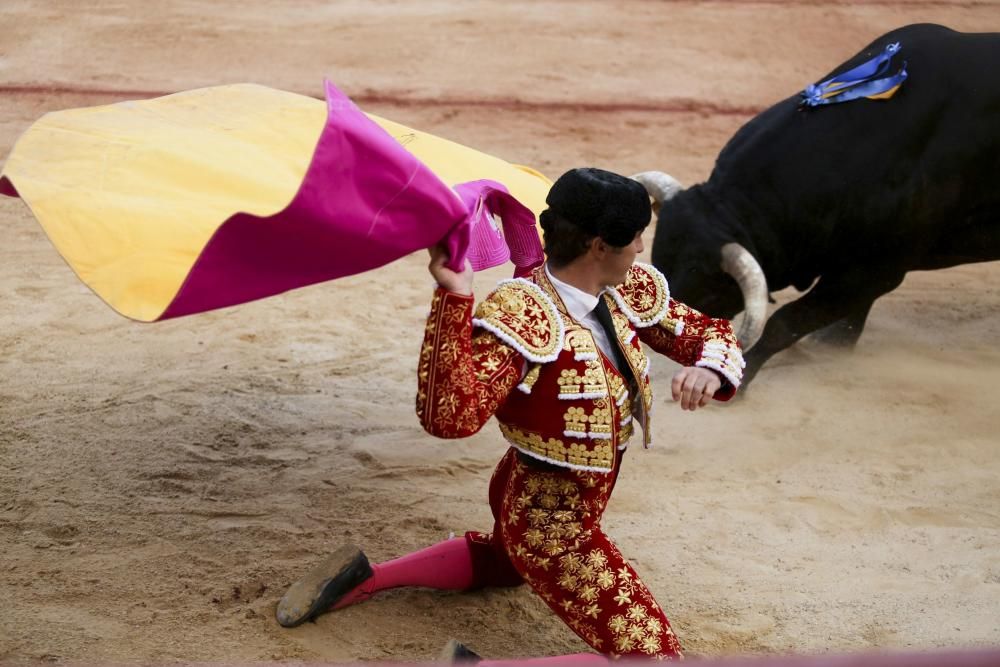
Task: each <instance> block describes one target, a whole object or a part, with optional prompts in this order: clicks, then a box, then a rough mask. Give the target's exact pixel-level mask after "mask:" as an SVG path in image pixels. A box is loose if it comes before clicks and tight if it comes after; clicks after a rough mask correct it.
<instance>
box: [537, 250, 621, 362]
mask: <svg viewBox="0 0 1000 667" xmlns="http://www.w3.org/2000/svg"><path fill="white" fill-rule="evenodd" d="M545 275H546V276H548V277H549V280H550V281H551V282H552V286H553V287H555V288H556V292H558V293H559V298H561V299H562V302H563V304H565V306H566V310H568V311H569V314H570V315H571V316H572V317H573V319H574V320H576V321H577V322H579V323H580V324H582V325H583V326H585V327H587V328H588V329H590V333H592V334H594V342H595V343H597V347H599V348H601V352H603V353H604V356H606V357H607V358H608V360H609V361H611V363H612V364H613V365H614V367H615V368H618V355H617V354H615V349H614V347H612V345H616V344H617V343H612V342H611V341H610V340H608V334H607V333H605V331H604V327H603V326H601V321H600V320H598V319H597V313H595V312H594V309H595V308H597V301H598V299H599V298H600V297H596V296H594V295H593V294H590V293H588V292H584V291H583V290H582V289H579V288H577V287H573V286H572V285H570V284H569V283H564V282H563V281H561V280H559V279H558V278H556V277H555V276H553V275H552V273H551V272H550V271H549V265H548V264H546V265H545ZM618 370H619V372H620V371H621V370H622V369H620V368H618Z"/></svg>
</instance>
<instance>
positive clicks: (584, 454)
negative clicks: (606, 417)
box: [500, 422, 615, 472]
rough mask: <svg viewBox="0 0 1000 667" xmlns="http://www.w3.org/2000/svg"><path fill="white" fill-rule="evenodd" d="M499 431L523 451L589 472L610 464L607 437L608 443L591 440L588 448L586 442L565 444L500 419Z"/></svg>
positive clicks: (612, 461) (611, 454) (607, 469)
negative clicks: (507, 423)
mask: <svg viewBox="0 0 1000 667" xmlns="http://www.w3.org/2000/svg"><path fill="white" fill-rule="evenodd" d="M500 432H501V433H503V436H504V438H506V439H507V442H509V443H510V444H512V445H514V447H516V448H517V449H519V450H521V451H522V452H524V453H525V454H530V455H532V456H534V457H535V458H540V459H542V460H543V461H547V462H549V463H554V464H556V465H558V466H562V467H564V468H572V469H573V470H587V471H590V472H610V471H611V470H612V469H613V468H614V464H615V453H614V448H613V447H612V446H611V441H610V440H608V441H607V443H608V444H599V443H593V444H592V445H591V449H588V448H587V445H586V444H579V443H575V442H574V443H571V444H569V445H566V443H564V442H563V441H562V440H558V439H556V438H549V439H548V440H545V439H544V438H542V436H540V435H538V434H537V433H526V432H524V431H522V430H520V429H516V428H513V427H510V426H508V425H506V424H504V423H503V422H500Z"/></svg>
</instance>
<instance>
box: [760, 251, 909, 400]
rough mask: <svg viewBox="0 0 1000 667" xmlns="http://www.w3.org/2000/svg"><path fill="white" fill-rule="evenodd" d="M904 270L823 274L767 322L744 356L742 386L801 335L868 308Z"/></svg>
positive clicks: (892, 286)
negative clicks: (805, 291)
mask: <svg viewBox="0 0 1000 667" xmlns="http://www.w3.org/2000/svg"><path fill="white" fill-rule="evenodd" d="M905 275H906V271H904V270H902V269H896V268H895V267H893V268H890V267H885V266H881V267H877V268H871V267H856V268H852V269H850V270H848V271H845V272H841V273H836V274H827V275H824V276H823V277H821V278H820V279H819V281H818V282H817V283H816V284H815V285H814V286H813V288H812V289H811V290H809V292H808V293H806V294H805V296H803V297H802V298H800V299H798V300H796V301H793V302H791V303H789V304H786V305H784V306H782V307H781V308H779V309H778V311H777V312H776V313H775V314H774V315H773V316H772V317H771V319H769V320H768V321H767V325H766V326H765V327H764V332H763V334H762V335H761V337H760V340H759V341H758V342H757V344H756V345H754V346H753V348H751V349H750V350H749V351H748V352H747V353H746V354H745V355H744V356H745V359H746V363H747V367H746V370H745V371H744V373H743V383H744V384H747V383H749V382H750V381H751V380H752V379H753V378H754V376H756V375H757V372H758V371H759V370H760V368H761V366H763V365H764V363H765V362H766V361H767V360H768V359H770V358H771V357H772V356H774V355H775V354H777V353H778V352H781V351H782V350H784V349H786V348H787V347H789V346H791V345H793V344H794V343H796V342H797V341H798V340H799V339H800V338H802V337H803V336H807V335H809V334H811V333H812V332H814V331H818V330H819V329H822V328H823V327H826V326H829V325H831V324H833V323H834V322H836V321H838V320H841V319H844V318H847V317H850V316H857V314H858V313H861V312H862V311H864V312H865V313H867V310H868V309H871V304H872V303H874V301H875V300H876V299H877V298H879V297H880V296H882V295H883V294H886V293H887V292H890V291H892V290H894V289H896V288H897V287H899V284H900V283H901V282H903V277H904V276H905Z"/></svg>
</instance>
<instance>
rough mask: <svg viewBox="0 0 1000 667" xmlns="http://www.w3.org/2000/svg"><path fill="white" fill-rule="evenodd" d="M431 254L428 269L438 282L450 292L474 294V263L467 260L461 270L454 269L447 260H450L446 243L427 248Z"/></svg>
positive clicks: (466, 294)
mask: <svg viewBox="0 0 1000 667" xmlns="http://www.w3.org/2000/svg"><path fill="white" fill-rule="evenodd" d="M427 252H429V253H430V254H431V263H430V265H428V267H427V269H428V270H429V271H430V272H431V275H432V276H433V277H434V280H436V281H437V284H438V285H440V286H441V287H443V288H445V289H446V290H448V291H449V292H454V293H455V294H462V295H464V296H470V295H471V294H472V264H471V263H470V262H469V260H465V266H464V267H462V271H461V272H457V271H452V270H451V269H449V268H448V267H447V266H445V265H444V264H445V262H447V261H448V250H447V249H446V248H445V247H444V244H442V243H439V244H438V245H436V246H431V247H430V248H428V249H427Z"/></svg>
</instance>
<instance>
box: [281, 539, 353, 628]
mask: <svg viewBox="0 0 1000 667" xmlns="http://www.w3.org/2000/svg"><path fill="white" fill-rule="evenodd" d="M371 576H372V568H371V565H369V564H368V558H367V557H366V556H365V554H364V552H363V551H361V549H360V547H357V546H354V545H353V544H349V545H347V546H343V547H341V548H339V549H337V550H336V551H335V552H334V553H333V554H332V555H331V556H329V557H328V558H326V559H325V560H324V561H323V562H322V563H320V564H319V565H317V566H316V567H315V568H313V569H312V571H311V572H309V573H308V574H306V575H305V576H304V577H302V578H301V579H299V580H298V581H296V582H295V583H294V584H292V585H291V586H290V587H289V589H288V591H287V592H286V593H285V594H284V595H283V596H282V598H281V600H279V601H278V608H277V609H275V612H274V616H275V618H277V619H278V623H279V624H280V625H282V626H284V627H286V628H294V627H295V626H296V625H301V624H302V623H305V622H306V621H311V620H312V619H314V618H316V617H317V616H319V615H320V614H322V613H323V612H325V611H328V610H329V609H330V607H332V606H333V605H335V604H337V602H338V601H339V600H340V598H342V597H344V595H346V594H347V593H349V592H350V591H352V590H354V589H355V588H356V587H357V586H358V585H360V584H361V583H362V582H363V581H365V580H366V579H368V578H369V577H371Z"/></svg>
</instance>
